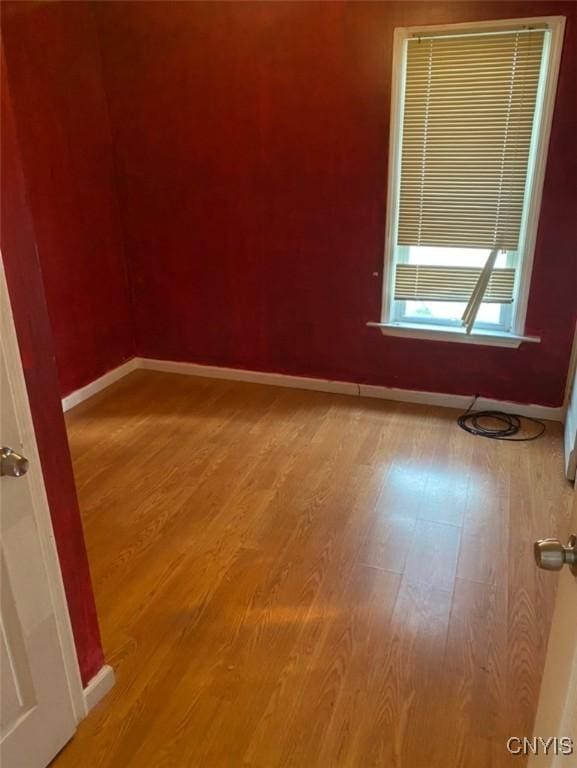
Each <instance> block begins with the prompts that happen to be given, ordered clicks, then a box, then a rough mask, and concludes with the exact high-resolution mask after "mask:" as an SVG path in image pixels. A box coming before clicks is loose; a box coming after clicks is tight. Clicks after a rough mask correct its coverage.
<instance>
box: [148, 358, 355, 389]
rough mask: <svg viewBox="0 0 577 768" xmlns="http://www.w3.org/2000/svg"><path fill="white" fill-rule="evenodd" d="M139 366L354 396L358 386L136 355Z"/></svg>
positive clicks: (348, 382)
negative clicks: (138, 356)
mask: <svg viewBox="0 0 577 768" xmlns="http://www.w3.org/2000/svg"><path fill="white" fill-rule="evenodd" d="M139 364H140V366H139V367H141V368H145V369H146V370H149V371H163V372H164V373H184V374H186V375H188V376H204V377H205V378H207V379H229V380H231V381H248V382H251V383H253V384H269V385H272V386H274V387H290V388H291V389H312V390H315V391H317V392H332V393H335V394H340V395H358V394H359V385H358V384H353V383H352V382H350V381H331V380H330V379H309V378H306V377H304V376H288V375H285V374H284V373H267V372H265V371H247V370H244V369H243V368H221V367H219V366H217V365H198V364H196V363H176V362H171V361H170V360H152V359H150V358H145V357H142V358H139Z"/></svg>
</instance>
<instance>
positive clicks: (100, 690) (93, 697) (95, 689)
mask: <svg viewBox="0 0 577 768" xmlns="http://www.w3.org/2000/svg"><path fill="white" fill-rule="evenodd" d="M115 682H116V680H115V677H114V670H113V669H112V667H111V666H110V665H109V664H105V665H104V666H103V667H102V669H101V670H99V671H98V672H97V673H96V674H95V675H94V677H93V678H92V680H91V681H90V682H89V683H88V685H87V686H86V688H85V689H84V703H85V710H86V714H88V713H89V712H90V710H91V709H93V708H94V707H95V706H96V705H97V704H98V702H99V701H101V700H102V699H103V698H104V697H105V696H106V694H107V693H108V691H110V689H111V688H112V687H113V686H114V683H115Z"/></svg>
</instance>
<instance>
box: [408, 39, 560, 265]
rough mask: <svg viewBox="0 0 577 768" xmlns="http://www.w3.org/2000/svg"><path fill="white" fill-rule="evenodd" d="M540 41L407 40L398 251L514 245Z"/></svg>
mask: <svg viewBox="0 0 577 768" xmlns="http://www.w3.org/2000/svg"><path fill="white" fill-rule="evenodd" d="M544 35H545V32H544V30H543V29H533V30H519V31H513V32H501V33H480V34H471V35H459V36H438V37H428V38H414V39H410V40H409V41H408V42H407V59H406V81H405V95H404V111H403V119H402V157H401V178H400V198H399V219H398V229H397V243H398V244H399V245H425V246H447V247H469V248H470V247H478V248H493V247H498V248H501V249H506V250H516V249H517V247H518V243H519V231H520V227H521V218H522V212H523V200H524V193H525V183H526V174H527V165H528V159H529V151H530V145H531V134H532V128H533V118H534V114H535V107H536V99H537V90H538V85H539V76H540V69H541V59H542V54H543V46H544ZM437 269H439V268H437ZM439 274H440V273H439ZM448 274H449V273H447V276H448Z"/></svg>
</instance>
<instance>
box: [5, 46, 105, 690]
mask: <svg viewBox="0 0 577 768" xmlns="http://www.w3.org/2000/svg"><path fill="white" fill-rule="evenodd" d="M1 247H2V260H3V263H4V268H5V271H6V281H7V283H8V290H9V294H10V300H11V305H12V312H13V315H14V322H15V325H16V331H17V335H18V342H19V346H20V353H21V356H22V365H23V368H24V376H25V379H26V387H27V390H28V399H29V402H30V410H31V412H32V419H33V422H34V429H35V433H36V441H37V443H38V451H39V454H40V460H41V463H42V471H43V474H44V483H45V486H46V494H47V497H48V504H49V507H50V515H51V518H52V525H53V528H54V536H55V539H56V545H57V548H58V555H59V559H60V566H61V570H62V578H63V581H64V587H65V590H66V597H67V601H68V610H69V612H70V619H71V623H72V630H73V633H74V641H75V644H76V651H77V654H78V663H79V666H80V673H81V676H82V680H83V683H84V684H86V683H87V682H88V681H89V680H90V679H91V678H92V677H93V676H94V675H95V674H96V673H97V672H98V670H99V669H100V668H101V667H102V665H103V663H104V657H103V653H102V647H101V643H100V633H99V630H98V621H97V618H96V608H95V605H94V597H93V593H92V584H91V581H90V572H89V569H88V559H87V556H86V548H85V545H84V535H83V532H82V524H81V521H80V513H79V510H78V501H77V498H76V488H75V485H74V477H73V475H72V463H71V461H70V452H69V449H68V440H67V436H66V428H65V425H64V417H63V415H62V406H61V404H60V391H59V386H58V378H57V372H56V365H55V361H54V345H53V338H52V330H51V328H50V322H49V319H48V312H47V307H46V300H45V297H44V286H43V282H42V275H41V272H40V265H39V262H38V254H37V250H36V242H35V234H34V230H33V226H32V220H31V217H30V212H29V208H28V202H27V199H26V190H25V182H24V178H23V175H22V168H21V164H20V148H19V145H18V141H17V138H16V131H15V126H14V120H13V113H12V105H11V101H10V93H9V86H8V82H7V80H6V78H5V67H4V57H3V55H2V241H1Z"/></svg>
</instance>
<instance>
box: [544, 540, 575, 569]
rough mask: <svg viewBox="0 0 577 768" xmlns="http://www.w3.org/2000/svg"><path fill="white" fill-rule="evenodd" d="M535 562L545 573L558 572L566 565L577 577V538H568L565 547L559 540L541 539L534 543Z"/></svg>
mask: <svg viewBox="0 0 577 768" xmlns="http://www.w3.org/2000/svg"><path fill="white" fill-rule="evenodd" d="M534 551H535V562H536V563H537V565H538V566H539V568H543V570H545V571H560V570H561V568H563V566H564V565H568V566H569V568H570V569H571V573H573V575H574V576H577V536H570V537H569V541H568V542H567V546H565V547H564V546H563V544H561V542H560V541H559V539H541V540H540V541H536V542H535V547H534Z"/></svg>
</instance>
